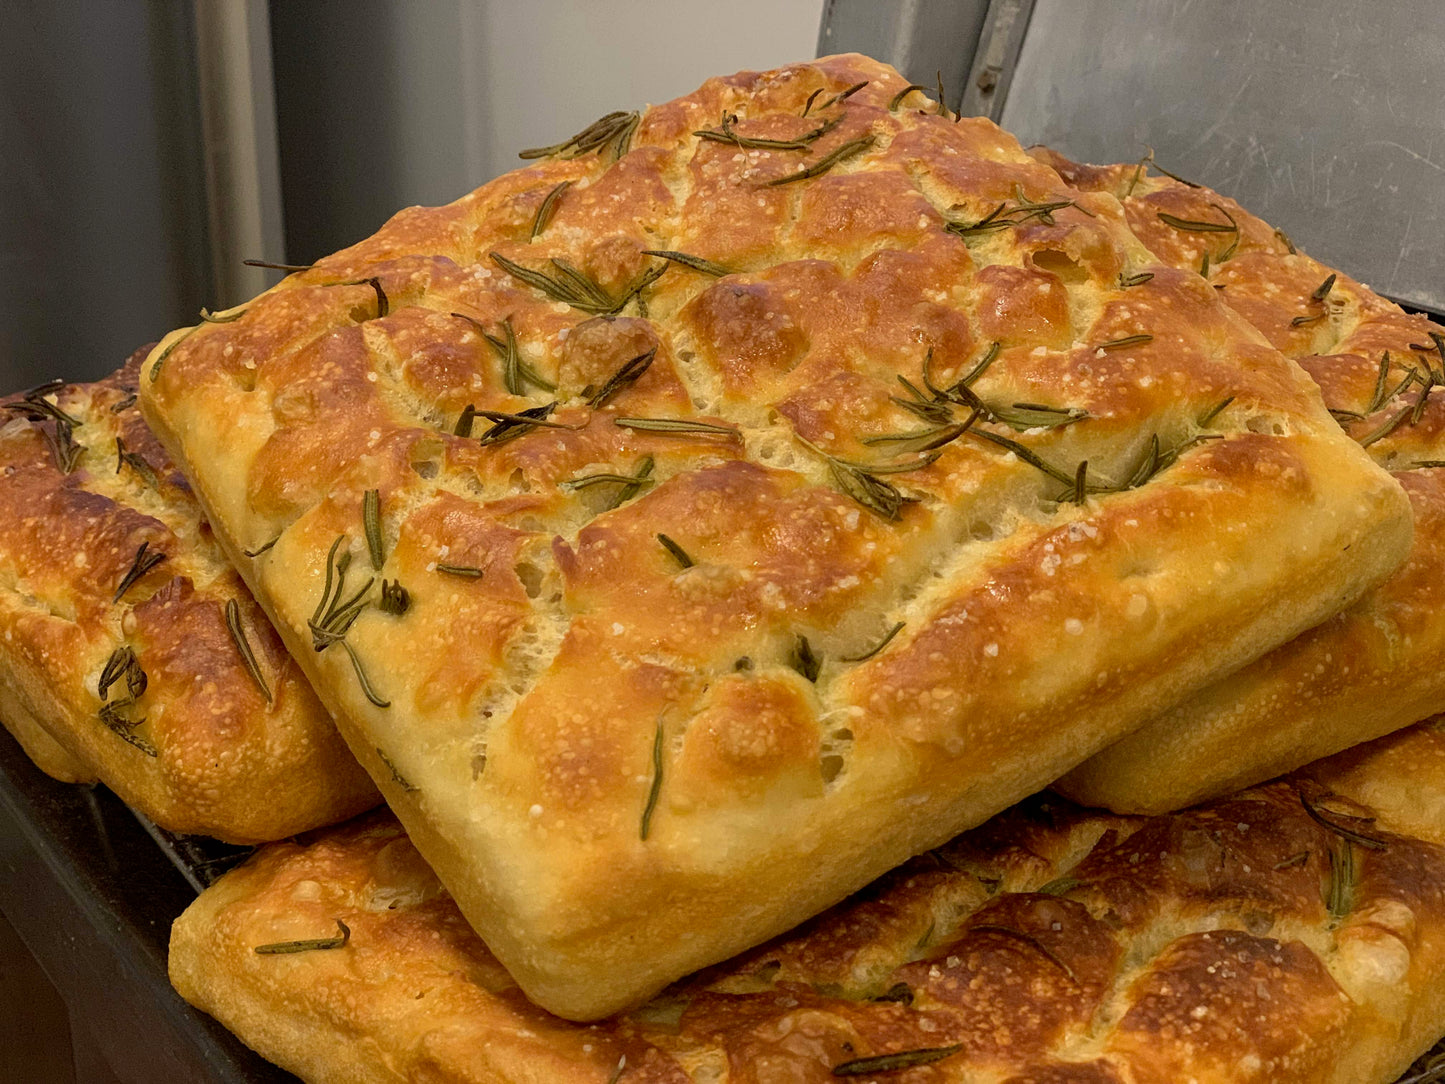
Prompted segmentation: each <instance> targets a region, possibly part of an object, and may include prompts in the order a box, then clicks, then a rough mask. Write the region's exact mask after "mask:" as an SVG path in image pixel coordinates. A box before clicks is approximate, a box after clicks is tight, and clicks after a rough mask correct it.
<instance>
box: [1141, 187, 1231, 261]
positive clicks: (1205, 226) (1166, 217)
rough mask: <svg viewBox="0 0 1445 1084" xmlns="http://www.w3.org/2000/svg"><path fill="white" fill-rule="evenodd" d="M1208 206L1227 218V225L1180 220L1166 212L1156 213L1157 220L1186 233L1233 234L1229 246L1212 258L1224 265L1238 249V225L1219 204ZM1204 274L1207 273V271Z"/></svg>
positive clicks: (1195, 220)
mask: <svg viewBox="0 0 1445 1084" xmlns="http://www.w3.org/2000/svg"><path fill="white" fill-rule="evenodd" d="M1209 206H1211V207H1213V208H1214V209H1215V210H1216V211H1218V212H1219V213H1220V214H1222V215H1223V216H1224V217H1225V218H1227V219H1228V220H1229V222H1228V224H1225V223H1223V222H1208V221H1202V220H1199V219H1192V218H1180V217H1179V216H1178V215H1171V214H1169V213H1168V212H1166V211H1159V212H1157V214H1158V216H1159V220H1160V221H1161V222H1163V223H1164V224H1165V225H1166V226H1170V227H1172V228H1173V229H1176V230H1183V231H1184V232H1186V233H1232V234H1234V240H1233V241H1231V242H1230V243H1229V246H1228V247H1227V248H1226V249H1225V250H1224V251H1223V252H1221V253H1219V254H1218V255H1216V256H1215V257H1214V261H1215V263H1225V262H1227V261H1228V260H1230V259H1231V258H1232V257H1233V256H1234V253H1235V251H1236V250H1237V249H1238V248H1239V239H1240V236H1241V235H1240V232H1239V223H1238V222H1236V221H1235V220H1234V216H1233V215H1232V214H1230V213H1229V212H1228V211H1227V210H1225V209H1224V208H1223V207H1221V206H1220V205H1219V204H1217V203H1211V204H1210V205H1209ZM1205 273H1206V274H1207V273H1208V272H1207V269H1206V272H1205Z"/></svg>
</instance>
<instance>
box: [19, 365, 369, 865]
mask: <svg viewBox="0 0 1445 1084" xmlns="http://www.w3.org/2000/svg"><path fill="white" fill-rule="evenodd" d="M148 350H149V348H146V349H144V350H140V351H138V352H137V353H136V354H135V355H134V356H133V357H132V358H131V360H130V362H129V363H128V364H127V365H126V367H125V368H123V369H121V370H120V371H119V372H117V373H114V374H112V375H111V376H109V377H107V378H106V379H104V380H101V381H98V382H96V383H93V384H62V383H60V382H58V381H57V382H56V383H55V384H51V385H46V386H44V387H43V388H39V389H35V390H34V391H31V392H28V393H25V394H21V395H13V396H10V397H8V398H6V399H0V721H3V723H4V724H5V726H6V727H7V728H8V729H9V730H10V732H11V733H12V734H14V735H15V737H16V738H17V739H18V740H19V742H20V744H21V745H22V746H23V747H24V748H25V751H26V752H27V753H29V754H30V756H31V758H32V759H33V760H34V761H35V763H36V764H37V765H39V766H40V768H41V769H42V770H44V771H46V772H48V773H49V774H51V775H53V776H55V777H56V778H59V779H63V780H65V781H67V782H82V781H90V780H96V779H99V780H100V781H101V782H103V783H105V784H106V786H108V787H110V788H111V789H112V790H114V791H115V792H116V793H117V794H119V795H120V796H121V798H123V799H124V800H125V801H127V802H128V803H130V804H131V805H132V806H134V807H135V808H136V809H138V810H140V811H141V812H142V813H144V814H145V815H146V816H148V817H149V818H150V819H151V820H153V821H155V823H157V824H159V825H160V826H161V827H163V828H167V829H169V830H171V831H173V832H195V833H202V834H205V835H210V836H216V837H217V838H220V839H225V840H229V841H231V842H235V843H258V842H261V841H264V840H271V839H280V838H282V837H284V836H289V835H292V834H294V833H296V832H300V831H305V830H307V829H309V828H316V827H318V826H320V825H323V824H331V823H333V822H335V821H338V820H343V819H345V818H346V817H349V816H353V815H354V814H356V813H358V812H360V811H361V810H363V809H367V808H369V807H370V806H371V805H373V804H375V803H376V801H377V800H378V796H377V794H376V790H375V788H374V787H373V786H372V785H371V781H370V779H369V778H368V777H367V775H366V773H365V772H363V771H362V770H361V768H360V767H359V766H358V765H357V763H356V761H355V759H354V758H353V757H352V756H351V754H350V753H348V752H347V749H346V745H345V743H343V742H342V741H341V739H340V737H339V736H338V735H337V733H336V729H335V727H334V726H333V725H332V723H331V719H330V718H329V717H328V716H327V714H326V711H325V709H324V708H322V706H321V704H320V703H319V702H318V701H317V699H316V695H315V694H314V693H313V692H312V691H311V688H310V686H309V685H307V683H306V679H305V678H304V677H303V676H302V675H301V672H300V671H299V670H298V668H297V667H296V666H295V664H294V663H293V662H292V661H291V659H290V657H289V656H288V655H287V654H286V652H285V649H284V648H283V647H282V645H281V641H280V639H279V638H278V637H277V636H276V633H275V631H274V630H273V629H272V628H271V626H270V625H269V624H268V623H267V622H266V619H265V617H264V616H263V615H262V613H261V611H260V608H259V607H257V606H256V604H255V602H254V600H253V599H252V598H251V596H250V594H249V592H247V590H246V588H245V586H244V585H243V584H242V582H241V580H240V577H238V576H237V575H236V573H235V572H234V571H233V570H232V569H231V568H230V566H229V565H227V564H226V562H225V559H224V558H223V557H222V555H221V552H220V550H219V548H218V547H217V546H216V543H215V541H214V539H213V538H212V537H211V535H210V531H209V529H208V528H207V527H206V525H205V524H204V523H203V522H202V521H201V518H200V513H199V510H198V509H197V508H196V504H195V501H194V500H193V499H192V498H191V495H190V492H189V490H188V489H187V487H186V483H185V479H184V478H182V477H181V475H180V474H179V473H178V472H177V471H176V469H175V467H174V466H173V465H172V464H171V462H170V460H169V459H168V458H167V456H166V454H165V452H164V451H163V450H162V448H161V447H160V445H159V444H157V443H156V440H155V438H154V437H153V436H152V435H151V433H150V431H149V430H148V429H147V428H146V426H145V423H144V422H143V421H142V420H141V416H140V411H139V410H138V409H137V407H136V405H135V389H136V380H137V373H138V367H139V365H140V361H141V359H142V358H144V357H145V355H146V353H147V352H148ZM233 625H234V626H235V629H236V631H234V632H233V631H232V626H233ZM243 640H244V649H245V650H247V651H249V652H250V655H251V660H252V661H253V662H254V665H255V672H254V674H253V673H252V670H251V668H250V663H248V661H247V659H246V658H245V657H244V655H243V654H242V650H243V642H242V641H243Z"/></svg>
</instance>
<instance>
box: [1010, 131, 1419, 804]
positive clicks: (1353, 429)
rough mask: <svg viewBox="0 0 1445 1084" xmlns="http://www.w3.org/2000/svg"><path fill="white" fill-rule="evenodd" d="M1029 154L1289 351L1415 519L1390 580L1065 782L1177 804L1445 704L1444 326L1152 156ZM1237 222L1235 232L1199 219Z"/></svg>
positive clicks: (1104, 798) (1085, 793)
mask: <svg viewBox="0 0 1445 1084" xmlns="http://www.w3.org/2000/svg"><path fill="white" fill-rule="evenodd" d="M1034 153H1035V154H1036V155H1038V156H1039V157H1040V158H1041V159H1042V160H1044V161H1047V162H1049V163H1050V164H1052V165H1054V166H1056V167H1057V168H1058V169H1059V171H1060V172H1061V173H1062V174H1063V176H1064V177H1065V178H1067V179H1068V180H1069V182H1070V183H1071V184H1074V185H1076V186H1077V187H1079V188H1081V189H1084V190H1086V191H1105V192H1109V193H1111V194H1113V195H1115V196H1117V197H1119V198H1120V199H1121V200H1122V201H1123V204H1124V210H1125V213H1126V214H1127V215H1128V220H1129V225H1130V226H1131V228H1132V229H1133V231H1134V233H1135V235H1136V236H1137V237H1138V238H1139V239H1140V240H1141V241H1143V242H1144V243H1145V244H1146V245H1147V246H1148V247H1149V250H1150V251H1151V252H1153V253H1154V254H1155V255H1156V256H1157V257H1158V258H1159V259H1160V261H1161V262H1163V263H1166V264H1168V265H1169V266H1171V267H1175V268H1178V269H1181V270H1192V271H1193V272H1194V273H1195V274H1197V275H1200V276H1201V278H1202V279H1203V280H1205V281H1208V282H1209V284H1210V285H1211V286H1212V287H1213V288H1214V289H1215V291H1216V292H1217V293H1218V294H1219V296H1220V298H1221V299H1222V300H1223V301H1224V302H1225V303H1226V304H1227V305H1228V306H1229V307H1230V308H1232V309H1234V310H1235V311H1236V312H1238V313H1239V314H1240V315H1241V316H1243V317H1244V318H1245V319H1246V320H1248V321H1249V322H1250V323H1251V324H1252V325H1253V326H1254V327H1256V328H1257V329H1258V330H1259V331H1260V332H1261V333H1262V334H1263V335H1264V336H1265V337H1266V338H1268V339H1269V341H1270V343H1271V344H1272V345H1274V346H1275V347H1276V348H1278V349H1279V350H1281V351H1282V352H1284V353H1285V354H1287V355H1288V356H1290V357H1292V358H1295V359H1297V360H1298V361H1299V363H1300V365H1301V366H1303V368H1304V369H1305V371H1306V372H1308V373H1309V374H1310V376H1312V377H1313V378H1314V379H1315V381H1316V383H1318V384H1319V386H1320V389H1321V391H1322V392H1323V393H1324V399H1325V404H1326V405H1327V406H1328V407H1329V408H1330V410H1331V411H1332V412H1333V413H1334V414H1335V417H1336V418H1337V420H1338V422H1339V424H1340V425H1341V426H1342V427H1343V428H1344V429H1345V430H1346V431H1347V432H1348V433H1349V434H1350V436H1352V437H1353V438H1354V439H1355V440H1356V441H1358V442H1359V443H1360V444H1361V445H1362V446H1364V447H1365V448H1366V449H1367V451H1368V452H1369V453H1370V455H1371V456H1372V457H1374V459H1375V460H1376V461H1377V462H1378V463H1379V464H1380V465H1381V466H1383V467H1385V468H1386V469H1388V470H1390V471H1391V472H1392V473H1394V475H1395V478H1396V479H1397V480H1398V481H1399V483H1400V485H1401V487H1402V488H1403V489H1404V490H1405V492H1406V493H1407V494H1408V495H1409V498H1410V504H1411V507H1412V508H1413V510H1414V518H1415V539H1414V544H1413V546H1412V548H1411V550H1410V556H1409V558H1408V559H1407V560H1406V562H1405V564H1404V565H1403V566H1402V567H1401V568H1400V569H1399V571H1397V572H1396V573H1395V574H1394V575H1393V576H1391V577H1390V578H1389V579H1388V580H1387V581H1386V582H1385V583H1383V584H1381V585H1380V586H1379V587H1378V588H1376V589H1375V590H1374V591H1371V592H1370V593H1369V594H1367V595H1366V596H1364V597H1363V598H1361V599H1360V600H1359V602H1357V603H1356V604H1355V605H1353V606H1351V607H1349V608H1348V609H1346V610H1344V611H1342V612H1340V613H1339V614H1336V615H1335V616H1334V617H1332V618H1330V619H1329V620H1328V621H1326V622H1325V623H1323V624H1321V625H1320V626H1318V627H1317V628H1315V629H1312V630H1311V631H1309V632H1307V633H1306V634H1304V635H1303V636H1300V637H1298V638H1297V639H1295V640H1292V641H1291V642H1290V643H1288V644H1286V645H1284V646H1283V647H1280V648H1279V649H1277V650H1275V651H1272V652H1270V653H1269V654H1268V655H1266V656H1264V657H1263V658H1262V659H1260V660H1259V661H1258V662H1255V663H1254V664H1252V665H1250V666H1248V667H1245V668H1244V669H1242V670H1240V671H1238V672H1237V673H1235V674H1233V675H1232V676H1230V677H1229V678H1226V679H1225V680H1224V681H1221V682H1218V683H1217V684H1214V685H1212V686H1210V687H1208V688H1206V689H1204V690H1201V691H1200V692H1198V693H1196V694H1195V695H1194V696H1191V697H1189V698H1188V699H1186V700H1185V701H1183V702H1182V703H1180V704H1178V705H1176V706H1175V707H1174V708H1172V709H1171V710H1170V711H1168V712H1167V713H1165V714H1164V715H1163V716H1161V717H1160V718H1159V719H1158V720H1156V721H1154V722H1152V723H1150V724H1149V725H1147V726H1145V727H1142V728H1140V729H1139V730H1137V731H1135V732H1134V733H1133V734H1132V735H1130V736H1129V737H1128V738H1126V739H1124V740H1123V741H1121V742H1119V743H1117V744H1116V745H1114V746H1112V747H1111V748H1109V749H1108V750H1106V751H1105V752H1104V753H1101V754H1100V755H1098V756H1096V757H1094V758H1092V759H1091V760H1089V761H1087V762H1086V763H1085V764H1083V765H1082V766H1081V767H1079V768H1078V769H1076V770H1075V771H1073V772H1071V773H1070V774H1069V775H1068V776H1066V777H1065V779H1064V780H1063V781H1062V782H1061V783H1060V787H1061V789H1063V790H1064V791H1065V792H1066V793H1068V794H1069V795H1070V796H1071V797H1073V798H1075V799H1076V800H1078V801H1081V802H1084V803H1086V804H1089V805H1102V806H1107V807H1109V808H1111V809H1115V810H1118V811H1120V812H1134V813H1149V812H1160V811H1163V810H1166V809H1177V808H1179V807H1181V806H1185V805H1190V804H1192V803H1194V802H1198V801H1202V800H1204V799H1205V798H1210V797H1214V796H1216V795H1220V794H1227V793H1230V792H1232V791H1235V790H1238V789H1239V788H1241V787H1245V786H1249V785H1251V784H1253V783H1257V782H1259V781H1261V780H1264V779H1269V778H1271V777H1272V776H1275V775H1279V774H1282V773H1284V772H1287V771H1291V770H1293V769H1294V768H1297V767H1299V766H1300V765H1301V764H1304V763H1307V762H1309V761H1312V760H1317V759H1319V758H1321V757H1325V756H1328V755H1330V754H1331V753H1335V752H1337V751H1339V750H1341V749H1345V748H1348V747H1349V746H1351V745H1354V744H1356V743H1358V742H1365V741H1369V740H1371V739H1372V738H1377V737H1379V736H1380V735H1382V734H1387V733H1389V732H1390V731H1393V730H1397V729H1399V728H1400V727H1404V726H1409V725H1410V724H1411V723H1415V722H1418V721H1420V720H1421V719H1424V718H1427V717H1429V716H1432V715H1436V714H1439V713H1440V712H1445V669H1442V668H1441V666H1440V658H1441V657H1442V653H1445V353H1442V349H1445V327H1441V326H1440V325H1439V324H1436V323H1432V322H1431V321H1430V320H1429V319H1427V318H1426V317H1424V316H1418V315H1412V314H1410V313H1406V312H1404V311H1403V310H1402V309H1401V308H1400V307H1399V306H1398V305H1395V304H1394V303H1393V302H1390V301H1387V300H1386V299H1384V298H1382V297H1380V296H1379V295H1378V294H1376V293H1374V292H1373V291H1372V290H1370V289H1369V288H1368V287H1366V286H1364V285H1362V284H1361V283H1359V282H1356V281H1355V280H1354V279H1352V278H1350V277H1349V276H1348V275H1346V274H1344V273H1343V272H1340V271H1337V270H1335V269H1334V268H1331V267H1327V266H1325V265H1324V264H1321V263H1320V262H1319V261H1317V260H1314V259H1312V258H1311V257H1309V256H1307V255H1305V254H1304V253H1303V252H1300V251H1299V250H1298V249H1297V248H1296V247H1295V245H1294V242H1293V241H1291V240H1290V238H1289V237H1288V236H1286V235H1285V234H1283V233H1281V232H1280V231H1278V230H1275V229H1274V228H1273V227H1271V226H1270V225H1269V224H1268V223H1266V222H1263V221H1261V220H1260V219H1259V218H1257V217H1255V216H1254V215H1252V214H1250V213H1249V212H1248V211H1246V210H1244V209H1243V208H1241V207H1240V206H1239V205H1238V204H1237V203H1235V202H1234V201H1233V200H1231V199H1228V198H1227V197H1224V196H1221V195H1219V194H1218V193H1217V192H1214V191H1211V190H1210V189H1208V188H1205V187H1203V186H1200V185H1196V184H1193V183H1192V182H1188V181H1182V180H1177V179H1175V178H1173V177H1170V176H1160V175H1157V174H1155V175H1151V174H1150V171H1149V168H1148V164H1147V163H1145V164H1144V165H1142V166H1141V165H1138V164H1132V163H1131V164H1129V165H1112V166H1083V165H1079V164H1077V163H1074V162H1070V161H1068V160H1067V159H1064V158H1062V157H1061V156H1059V155H1058V154H1056V153H1054V152H1050V151H1047V150H1042V149H1039V150H1036V151H1035V152H1034ZM1231 221H1232V222H1233V223H1234V224H1235V225H1236V226H1237V232H1224V231H1220V230H1208V231H1206V230H1201V229H1200V228H1199V227H1200V226H1201V225H1214V226H1220V225H1224V226H1228V225H1229V223H1230V222H1231ZM1236 240H1237V243H1236ZM1221 256H1224V257H1225V258H1224V259H1221V258H1220V257H1221Z"/></svg>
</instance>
